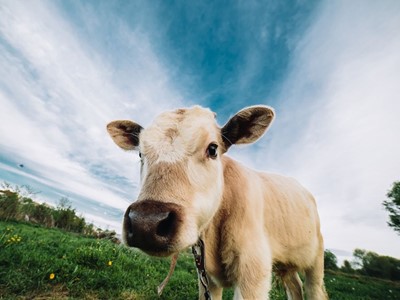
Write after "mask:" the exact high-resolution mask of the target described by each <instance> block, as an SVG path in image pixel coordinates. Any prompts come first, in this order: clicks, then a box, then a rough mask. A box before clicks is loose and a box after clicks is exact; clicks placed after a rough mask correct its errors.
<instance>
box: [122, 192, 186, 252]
mask: <svg viewBox="0 0 400 300" xmlns="http://www.w3.org/2000/svg"><path fill="white" fill-rule="evenodd" d="M180 223H181V222H180V209H179V206H178V205H176V204H173V203H163V202H158V201H154V200H145V201H140V202H137V203H134V204H132V205H131V206H130V207H128V209H127V211H126V213H125V218H124V230H125V240H126V243H127V244H128V245H129V246H131V247H137V248H140V249H142V250H144V251H150V252H164V251H167V250H168V248H169V246H170V245H171V243H173V241H174V239H175V236H176V233H177V231H178V228H179V225H180Z"/></svg>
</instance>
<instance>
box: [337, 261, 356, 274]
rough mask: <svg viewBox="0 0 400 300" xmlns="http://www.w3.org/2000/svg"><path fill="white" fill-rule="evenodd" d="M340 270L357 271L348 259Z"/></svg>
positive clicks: (346, 271)
mask: <svg viewBox="0 0 400 300" xmlns="http://www.w3.org/2000/svg"><path fill="white" fill-rule="evenodd" d="M340 271H342V272H345V273H349V274H354V273H355V270H354V269H353V267H352V266H351V263H350V262H349V261H348V260H345V261H344V262H343V266H342V267H341V268H340Z"/></svg>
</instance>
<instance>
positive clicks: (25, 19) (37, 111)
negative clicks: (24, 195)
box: [0, 1, 180, 210]
mask: <svg viewBox="0 0 400 300" xmlns="http://www.w3.org/2000/svg"><path fill="white" fill-rule="evenodd" d="M81 13H85V14H86V15H84V16H83V19H84V20H87V22H88V23H90V22H91V19H93V18H95V15H94V14H93V13H91V12H90V11H87V10H82V11H81ZM108 17H109V18H110V19H112V18H113V17H114V16H112V15H110V16H108ZM76 30H77V28H75V27H73V26H72V25H71V24H70V23H69V20H68V19H67V18H65V15H64V14H61V13H60V11H59V8H58V7H57V6H56V5H55V4H54V2H51V1H48V2H47V1H35V2H30V3H29V4H27V3H25V2H24V1H3V2H2V5H1V7H0V34H1V37H2V39H3V42H2V43H0V49H1V52H0V77H1V78H2V79H1V81H2V82H1V88H0V107H1V111H0V135H1V137H2V138H1V140H0V150H1V153H2V155H4V156H5V157H8V158H10V159H11V160H16V161H18V163H23V164H24V165H26V166H27V167H29V168H30V169H31V170H34V171H35V175H34V178H32V176H31V177H30V179H33V180H36V181H37V182H40V183H41V184H44V185H46V186H49V187H52V188H57V189H59V190H63V191H65V192H66V193H68V192H71V193H74V194H77V195H81V196H82V197H86V198H88V199H92V200H94V201H96V202H98V203H104V204H108V205H111V206H114V207H117V208H120V209H121V210H123V209H125V208H126V206H127V203H128V202H129V201H131V200H132V198H133V196H134V193H133V188H134V186H135V183H137V181H138V174H137V173H138V172H135V171H134V168H135V165H136V164H137V159H135V158H133V157H134V156H133V157H132V154H129V153H128V154H125V155H124V153H123V152H122V151H121V150H120V149H118V148H117V147H116V146H115V145H114V144H113V142H112V141H111V139H110V138H109V137H108V136H107V133H106V131H105V125H106V124H107V122H109V121H111V120H113V119H117V118H121V119H122V118H135V116H137V118H138V119H139V120H140V121H142V122H149V119H150V116H153V115H154V114H155V113H157V112H159V111H161V110H163V109H165V108H167V107H170V106H177V105H178V103H179V99H180V95H179V93H178V92H177V91H176V89H175V88H174V87H172V86H171V85H170V83H169V82H168V81H167V80H166V78H168V72H167V71H166V70H165V69H164V68H163V65H162V63H161V62H160V61H159V60H158V59H157V57H156V56H155V54H154V53H153V51H152V49H151V46H150V43H149V41H148V40H147V39H146V37H145V36H144V35H142V34H140V32H135V31H131V30H130V29H129V27H128V26H127V25H126V24H123V23H122V22H119V27H117V30H116V32H115V35H116V36H118V37H119V38H120V39H121V40H124V41H126V45H127V46H126V47H127V51H129V52H130V57H129V58H127V62H126V63H127V64H131V67H130V68H129V67H128V68H127V70H130V71H129V72H124V73H123V74H122V75H123V77H121V76H119V75H121V74H118V70H116V69H113V66H112V65H110V64H108V63H107V61H104V60H103V59H102V53H100V52H98V51H96V50H97V49H95V48H92V45H91V44H89V43H87V42H86V41H85V40H84V39H83V38H79V36H81V35H79V34H78V32H77V31H76ZM98 34H99V35H100V34H101V32H98ZM121 83H122V85H124V86H129V89H125V90H122V89H121V87H120V86H121ZM160 99H165V101H164V100H162V101H160ZM166 101H168V102H166ZM1 168H2V170H3V171H7V172H15V171H16V169H15V168H14V169H13V170H9V169H8V170H7V169H6V168H4V165H3V166H2V167H1ZM22 175H24V176H28V175H26V172H25V173H24V174H22ZM28 177H29V176H28ZM105 177H107V178H108V180H105V179H104V178H105ZM127 183H129V185H130V186H126V184H127ZM113 184H115V185H114V186H113ZM128 192H130V193H128Z"/></svg>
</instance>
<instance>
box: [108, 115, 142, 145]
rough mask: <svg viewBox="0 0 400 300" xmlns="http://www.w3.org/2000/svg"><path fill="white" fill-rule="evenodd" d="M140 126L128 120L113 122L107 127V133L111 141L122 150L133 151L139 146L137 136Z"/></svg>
mask: <svg viewBox="0 0 400 300" xmlns="http://www.w3.org/2000/svg"><path fill="white" fill-rule="evenodd" d="M142 129H143V127H142V126H140V125H139V124H136V123H135V122H132V121H128V120H118V121H113V122H111V123H109V124H108V125H107V131H108V133H109V134H110V136H111V138H112V139H113V141H114V142H115V143H116V144H117V145H118V146H119V147H120V148H122V149H124V150H135V149H136V148H137V147H138V146H139V134H140V131H141V130H142Z"/></svg>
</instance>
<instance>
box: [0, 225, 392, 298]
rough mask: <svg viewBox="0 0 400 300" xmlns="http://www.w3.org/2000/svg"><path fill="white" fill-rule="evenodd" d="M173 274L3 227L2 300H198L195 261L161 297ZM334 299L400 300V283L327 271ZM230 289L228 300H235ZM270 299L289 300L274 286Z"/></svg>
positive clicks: (156, 265) (112, 251)
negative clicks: (164, 282)
mask: <svg viewBox="0 0 400 300" xmlns="http://www.w3.org/2000/svg"><path fill="white" fill-rule="evenodd" d="M168 269H169V260H168V259H155V258H150V257H148V256H146V255H143V254H141V253H139V252H137V251H132V250H130V249H127V248H125V247H123V246H119V245H115V244H113V243H111V242H109V241H107V240H96V239H93V238H85V237H82V236H79V235H76V234H71V233H66V232H63V231H61V230H57V229H48V228H42V227H40V226H34V225H29V224H23V223H16V222H0V299H149V300H150V299H197V277H196V270H195V267H194V263H193V259H192V256H191V255H190V254H189V253H183V254H181V256H180V258H179V260H178V264H177V267H176V270H175V272H174V274H173V276H172V278H171V280H170V282H169V284H168V285H167V287H166V288H165V290H164V293H163V295H162V296H161V297H158V296H157V294H156V287H157V285H158V284H159V283H161V281H162V280H163V279H164V277H165V276H166V274H167V273H168ZM326 286H327V290H328V292H329V294H330V297H331V299H338V300H339V299H380V300H381V299H400V283H399V282H397V283H394V282H390V281H383V280H378V279H373V278H368V277H360V276H350V275H346V274H336V273H330V272H327V274H326ZM232 296H233V294H232V290H227V291H226V292H225V293H224V299H232ZM271 299H285V296H284V293H283V289H282V288H281V287H280V286H279V284H278V283H274V289H273V290H272V292H271Z"/></svg>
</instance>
